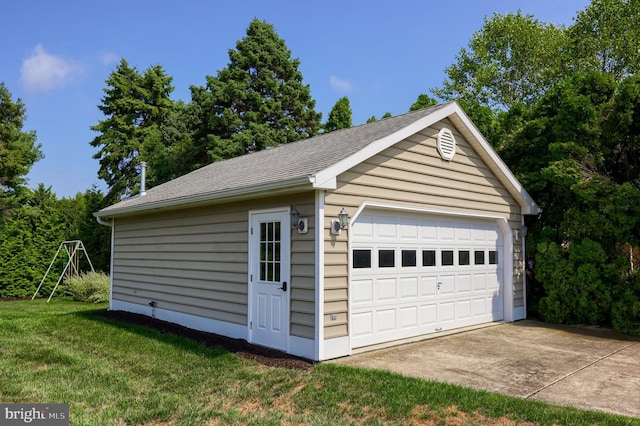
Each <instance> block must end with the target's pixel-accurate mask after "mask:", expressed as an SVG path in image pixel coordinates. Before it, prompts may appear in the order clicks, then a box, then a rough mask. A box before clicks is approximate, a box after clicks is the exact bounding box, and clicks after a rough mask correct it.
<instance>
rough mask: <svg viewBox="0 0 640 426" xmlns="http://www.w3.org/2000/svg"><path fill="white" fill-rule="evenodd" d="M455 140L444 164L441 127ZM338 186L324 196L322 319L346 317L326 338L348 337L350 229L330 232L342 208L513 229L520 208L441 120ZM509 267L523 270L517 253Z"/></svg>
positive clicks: (518, 280) (518, 288)
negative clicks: (408, 209)
mask: <svg viewBox="0 0 640 426" xmlns="http://www.w3.org/2000/svg"><path fill="white" fill-rule="evenodd" d="M445 126H446V127H448V128H449V129H451V130H452V131H453V133H454V135H455V138H456V142H457V148H456V155H455V156H454V158H453V159H452V161H446V160H443V159H442V158H441V157H440V155H439V153H438V151H437V148H436V137H437V134H438V132H439V130H440V129H441V128H442V127H445ZM337 184H338V187H337V189H336V190H334V191H330V192H328V193H327V194H326V196H325V228H326V229H325V274H326V279H325V292H324V294H325V306H324V307H325V314H329V313H335V314H337V315H340V316H341V317H342V318H345V323H344V324H342V325H334V324H335V322H326V321H325V324H327V325H326V326H325V338H330V337H340V336H346V335H348V328H347V325H348V324H347V323H346V322H347V320H346V318H348V300H347V297H348V289H347V283H348V266H347V265H348V251H347V238H348V233H349V230H348V229H347V230H345V231H343V232H342V234H341V235H339V236H332V235H330V233H329V226H330V223H331V220H332V219H335V218H336V217H337V215H338V213H339V212H340V210H341V209H342V208H343V207H344V208H346V209H347V210H348V211H349V215H350V216H352V215H353V214H354V213H355V211H356V209H357V208H358V207H360V206H361V205H362V203H364V202H365V201H368V202H378V203H385V204H393V205H399V206H412V207H420V208H427V209H434V210H446V211H453V212H461V213H483V214H490V215H494V216H495V215H499V216H503V217H505V218H506V219H507V220H508V221H509V223H510V225H511V227H512V228H514V229H518V228H519V227H520V223H521V222H520V221H521V216H520V212H521V208H520V206H519V205H518V203H517V202H516V201H515V199H514V198H513V197H512V196H511V195H510V193H509V191H507V189H506V188H505V187H504V185H503V184H502V183H501V182H500V181H499V179H497V178H496V176H495V175H494V174H493V173H492V171H491V170H489V168H488V167H487V166H486V165H485V163H484V162H483V161H482V159H481V158H480V157H479V155H478V153H476V151H475V150H474V149H473V148H472V146H471V145H469V143H468V142H467V141H466V140H465V139H464V137H463V136H462V135H461V134H460V132H458V131H457V129H456V128H455V126H454V125H453V123H452V122H450V121H449V120H444V121H442V122H440V123H437V124H436V125H434V126H432V127H430V128H427V129H425V130H423V131H421V132H419V133H417V134H414V135H413V136H410V137H408V138H406V139H405V140H403V141H400V142H399V143H397V144H395V145H394V146H392V147H390V148H388V149H386V150H384V151H382V152H380V153H379V154H377V155H375V156H373V157H371V158H369V159H367V160H366V161H364V162H362V163H360V164H358V165H357V166H355V167H353V168H352V169H350V170H348V171H346V172H345V173H342V174H341V175H339V176H338V178H337ZM516 256H517V257H516V258H514V268H518V267H519V266H518V265H522V263H521V258H520V254H519V253H517V254H516ZM514 287H515V289H514V293H515V294H516V298H515V301H514V303H515V306H522V304H523V302H524V298H523V295H522V293H523V291H522V290H523V286H522V277H521V276H520V277H514Z"/></svg>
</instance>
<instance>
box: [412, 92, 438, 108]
mask: <svg viewBox="0 0 640 426" xmlns="http://www.w3.org/2000/svg"><path fill="white" fill-rule="evenodd" d="M434 105H438V101H436V100H435V99H433V98H431V97H429V96H428V95H425V94H424V93H422V94H420V95H418V99H416V101H415V102H414V103H413V104H412V105H411V107H410V108H409V111H415V110H418V109H422V108H428V107H430V106H434Z"/></svg>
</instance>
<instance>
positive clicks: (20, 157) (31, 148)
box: [0, 82, 44, 221]
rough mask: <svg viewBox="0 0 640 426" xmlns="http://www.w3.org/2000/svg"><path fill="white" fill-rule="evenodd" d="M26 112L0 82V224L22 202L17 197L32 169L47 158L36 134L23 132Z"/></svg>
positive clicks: (20, 102) (20, 103) (21, 104)
mask: <svg viewBox="0 0 640 426" xmlns="http://www.w3.org/2000/svg"><path fill="white" fill-rule="evenodd" d="M26 118H27V116H26V109H25V107H24V104H23V103H22V101H21V100H20V99H17V100H16V101H15V102H14V101H13V100H12V98H11V92H9V90H8V89H7V88H6V86H5V85H4V83H2V82H0V221H1V220H2V218H3V217H5V215H6V214H7V212H8V211H9V210H11V209H12V208H15V207H16V205H17V204H19V202H18V198H19V197H17V193H18V192H19V191H20V186H21V185H23V184H24V183H25V181H26V179H25V176H26V175H27V173H29V170H30V169H31V166H33V164H34V163H35V162H36V161H38V160H40V159H42V158H43V157H44V156H43V154H42V151H41V150H40V148H41V145H40V144H37V145H36V134H35V132H24V131H23V130H22V128H23V125H24V121H25V120H26Z"/></svg>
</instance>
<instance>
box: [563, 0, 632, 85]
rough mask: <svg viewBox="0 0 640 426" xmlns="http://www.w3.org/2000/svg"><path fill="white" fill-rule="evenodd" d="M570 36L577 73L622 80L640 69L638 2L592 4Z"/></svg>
mask: <svg viewBox="0 0 640 426" xmlns="http://www.w3.org/2000/svg"><path fill="white" fill-rule="evenodd" d="M568 33H569V39H570V55H571V59H572V61H571V64H573V67H574V69H575V70H576V71H581V72H586V71H590V70H598V71H601V72H605V73H610V74H613V75H614V77H615V78H616V79H621V78H623V77H626V76H629V75H632V74H636V73H637V72H638V70H639V69H640V50H638V46H639V45H640V2H639V1H638V0H592V1H591V3H590V4H589V5H588V6H587V7H586V8H585V9H584V10H582V11H580V12H578V15H577V17H576V19H575V22H574V24H573V25H571V26H570V27H569V30H568Z"/></svg>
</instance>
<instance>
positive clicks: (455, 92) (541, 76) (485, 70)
mask: <svg viewBox="0 0 640 426" xmlns="http://www.w3.org/2000/svg"><path fill="white" fill-rule="evenodd" d="M566 39H567V37H566V32H565V30H564V28H563V27H557V26H555V25H553V24H545V23H541V22H540V21H538V20H537V19H535V18H534V17H533V16H531V15H522V13H520V12H518V13H516V14H506V15H501V14H497V13H496V14H494V15H493V17H491V18H485V22H484V25H483V27H482V29H481V30H480V31H477V32H476V33H474V34H473V36H472V37H471V40H470V41H469V46H468V48H462V49H461V50H460V52H459V53H458V55H457V62H456V63H455V64H453V65H451V66H450V67H448V68H446V69H445V72H446V74H447V79H446V80H445V81H444V85H443V87H442V88H436V89H432V92H433V93H434V94H435V95H436V96H438V97H439V98H441V99H444V100H464V101H467V102H477V103H479V104H481V105H484V106H488V107H490V108H491V109H492V110H493V111H494V112H497V111H504V110H508V109H510V108H511V106H513V105H516V104H525V105H530V104H532V103H533V102H534V101H535V100H537V99H538V98H539V97H540V95H542V94H543V93H544V92H545V91H546V90H547V89H548V88H550V87H552V86H553V85H554V84H556V83H558V82H559V81H560V80H561V79H562V78H563V77H564V76H566V75H567V71H566V60H565V58H564V56H563V52H564V50H565V49H564V47H565V46H566V43H567V41H566Z"/></svg>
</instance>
